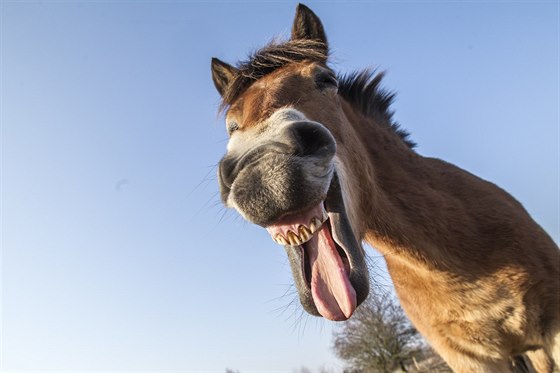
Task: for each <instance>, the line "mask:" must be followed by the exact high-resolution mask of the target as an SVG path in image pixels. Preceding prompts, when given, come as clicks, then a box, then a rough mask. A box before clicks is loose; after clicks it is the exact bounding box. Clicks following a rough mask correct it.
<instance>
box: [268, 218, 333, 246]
mask: <svg viewBox="0 0 560 373" xmlns="http://www.w3.org/2000/svg"><path fill="white" fill-rule="evenodd" d="M328 218H329V216H328V215H327V212H326V211H323V216H322V219H319V218H313V219H311V221H310V222H309V226H305V225H300V226H299V227H298V228H297V233H296V232H292V231H291V230H289V231H288V232H287V233H286V237H284V236H283V235H282V234H280V233H278V234H276V235H275V236H274V237H272V239H273V240H274V242H276V243H278V244H280V245H290V246H299V245H301V244H304V243H305V242H307V241H309V240H310V239H311V237H313V234H314V233H315V232H317V231H318V230H319V228H321V226H322V225H323V223H324V222H326V221H327V219H328Z"/></svg>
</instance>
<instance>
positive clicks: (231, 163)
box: [218, 157, 235, 190]
mask: <svg viewBox="0 0 560 373" xmlns="http://www.w3.org/2000/svg"><path fill="white" fill-rule="evenodd" d="M234 170H235V160H233V159H231V158H226V157H224V158H222V160H221V161H220V164H219V165H218V176H219V179H220V185H221V186H222V187H224V188H227V189H228V190H229V189H231V185H232V184H233V179H234V175H233V173H234Z"/></svg>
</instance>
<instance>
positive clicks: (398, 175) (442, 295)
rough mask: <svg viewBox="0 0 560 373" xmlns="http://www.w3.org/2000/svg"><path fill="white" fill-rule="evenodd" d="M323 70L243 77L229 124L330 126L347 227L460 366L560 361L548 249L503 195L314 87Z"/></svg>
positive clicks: (484, 368) (557, 297) (246, 127)
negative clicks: (275, 118)
mask: <svg viewBox="0 0 560 373" xmlns="http://www.w3.org/2000/svg"><path fill="white" fill-rule="evenodd" d="M321 68H326V65H325V61H320V60H318V59H317V58H315V57H313V56H312V57H311V58H309V59H296V60H293V61H287V62H286V61H284V63H283V64H279V65H278V66H276V67H275V68H274V69H271V70H270V71H268V70H267V71H266V74H262V75H261V74H256V78H255V79H253V77H249V78H247V75H243V74H241V75H239V76H238V80H239V81H241V80H243V79H245V83H243V84H242V83H237V84H238V86H237V87H236V88H235V89H234V91H232V92H234V93H231V94H230V95H228V96H227V100H226V101H225V104H226V105H231V106H230V108H229V111H228V113H227V118H228V121H231V120H234V121H236V122H237V123H239V126H240V128H239V130H240V131H251V130H255V128H258V126H259V123H262V122H263V121H264V120H265V119H266V118H267V117H268V116H270V115H271V114H272V113H273V112H274V111H276V110H277V109H279V108H283V107H293V108H295V109H297V110H298V111H300V112H302V113H304V114H305V115H306V116H307V117H308V118H309V119H310V120H313V121H316V122H319V123H322V124H323V125H324V126H325V127H327V128H328V129H329V131H330V132H331V133H332V135H333V136H334V138H335V139H336V143H337V157H338V159H339V160H340V163H341V165H340V167H341V170H340V171H341V174H342V175H341V181H342V183H343V190H344V191H345V194H346V195H345V201H346V202H347V206H346V208H347V210H348V214H349V217H350V221H351V223H352V226H353V229H354V231H355V232H356V234H357V236H358V238H359V239H363V240H365V241H367V242H368V243H369V244H371V245H372V246H373V247H375V248H376V249H377V250H379V252H380V253H381V254H383V256H384V258H385V260H386V262H387V266H388V269H389V273H390V275H391V278H392V280H393V282H394V285H395V289H396V292H397V294H398V296H399V299H400V302H401V304H402V306H403V308H404V309H405V311H406V313H407V315H408V316H409V317H410V319H411V320H412V322H413V323H414V325H415V326H416V327H417V328H418V330H419V331H420V332H421V333H422V334H423V335H424V336H425V337H426V338H427V339H428V340H429V341H430V343H431V344H432V346H433V347H434V348H435V349H436V350H437V351H438V353H440V354H441V355H442V357H443V358H444V359H445V360H446V361H447V363H448V364H449V365H450V366H451V367H452V368H453V369H454V370H455V371H456V372H508V371H510V368H509V366H510V359H512V358H513V357H515V356H517V355H520V354H523V353H525V352H528V351H529V355H528V356H529V358H530V359H531V360H532V361H533V365H534V367H535V369H536V370H537V371H538V372H550V371H552V369H553V368H552V367H553V364H554V363H553V362H552V360H554V361H555V363H556V364H557V365H556V366H557V367H558V364H559V363H560V315H559V312H560V311H559V310H560V269H559V264H560V251H559V250H558V247H557V246H556V244H555V243H554V242H553V241H552V239H551V238H550V237H549V236H548V235H547V234H546V233H545V232H544V231H543V230H542V229H541V227H540V226H539V225H538V224H537V223H536V222H535V221H533V220H532V219H531V217H530V216H529V215H528V213H527V212H526V211H525V209H524V208H523V206H522V205H521V204H520V203H519V202H517V201H516V200H515V199H514V198H513V197H511V196H510V195H509V194H508V193H506V192H505V191H504V190H502V189H500V188H499V187H497V186H496V185H494V184H492V183H490V182H487V181H485V180H482V179H480V178H478V177H476V176H474V175H472V174H470V173H469V172H467V171H465V170H462V169H460V168H458V167H456V166H454V165H452V164H449V163H447V162H444V161H442V160H439V159H435V158H428V157H423V156H421V155H419V154H417V153H416V152H414V150H413V149H411V147H410V146H408V145H407V143H406V142H405V141H403V136H400V135H402V134H399V133H398V132H397V131H395V127H394V126H391V124H392V123H390V120H391V117H390V115H379V113H378V114H375V113H373V114H372V113H366V112H364V110H363V108H361V107H360V104H359V102H357V101H351V100H349V99H348V97H347V98H344V97H343V96H341V95H337V94H336V93H327V94H326V93H325V92H321V91H319V90H317V89H316V87H315V84H314V80H313V77H314V74H315V73H316V71H317V70H318V69H321ZM255 82H256V83H255ZM373 96H375V94H373ZM389 101H390V100H389ZM387 106H388V105H387ZM380 113H381V114H383V113H388V112H387V108H385V110H381V111H380ZM389 114H390V113H389ZM356 165H360V167H356ZM551 359H552V360H551Z"/></svg>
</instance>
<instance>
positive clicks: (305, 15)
mask: <svg viewBox="0 0 560 373" xmlns="http://www.w3.org/2000/svg"><path fill="white" fill-rule="evenodd" d="M292 39H312V40H317V41H320V42H322V43H324V44H325V46H326V45H327V35H326V34H325V30H324V29H323V24H322V23H321V20H320V19H319V17H317V15H316V14H315V13H313V11H312V10H311V9H309V8H308V7H307V6H305V5H303V4H298V6H297V9H296V17H295V19H294V24H293V25H292Z"/></svg>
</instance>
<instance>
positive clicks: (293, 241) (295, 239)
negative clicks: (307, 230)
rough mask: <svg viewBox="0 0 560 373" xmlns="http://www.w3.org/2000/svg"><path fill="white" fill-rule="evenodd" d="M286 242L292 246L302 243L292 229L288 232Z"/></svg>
mask: <svg viewBox="0 0 560 373" xmlns="http://www.w3.org/2000/svg"><path fill="white" fill-rule="evenodd" d="M288 242H289V243H290V245H292V246H298V245H301V244H302V243H303V242H301V239H300V238H299V236H298V235H297V234H295V233H294V232H292V231H289V232H288Z"/></svg>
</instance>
